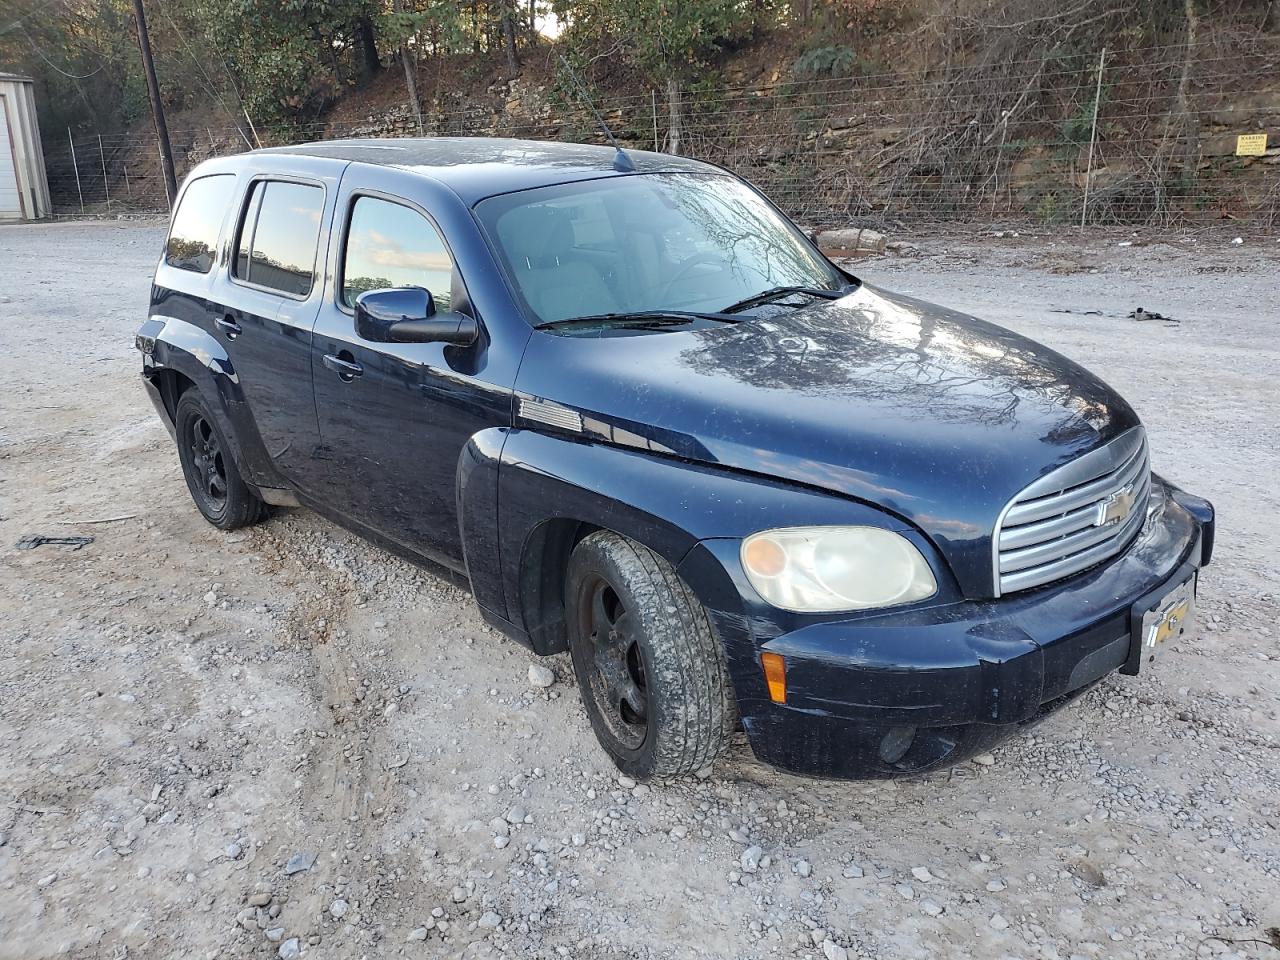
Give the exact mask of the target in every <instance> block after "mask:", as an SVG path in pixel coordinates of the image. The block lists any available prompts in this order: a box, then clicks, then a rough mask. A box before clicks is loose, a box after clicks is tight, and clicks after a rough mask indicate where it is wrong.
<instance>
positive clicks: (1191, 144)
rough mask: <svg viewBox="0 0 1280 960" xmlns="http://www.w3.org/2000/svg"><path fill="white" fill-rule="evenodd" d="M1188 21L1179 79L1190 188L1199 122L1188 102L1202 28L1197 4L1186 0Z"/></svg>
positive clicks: (1184, 170) (1184, 162) (1184, 174)
mask: <svg viewBox="0 0 1280 960" xmlns="http://www.w3.org/2000/svg"><path fill="white" fill-rule="evenodd" d="M1185 10H1186V17H1187V45H1186V51H1185V52H1184V53H1183V57H1182V75H1181V76H1180V77H1179V78H1178V96H1177V111H1178V133H1179V135H1180V136H1181V138H1182V144H1181V146H1182V150H1181V154H1182V156H1181V166H1182V181H1183V183H1184V185H1187V186H1189V185H1190V184H1191V182H1192V181H1193V180H1194V179H1195V176H1196V165H1197V163H1198V161H1199V153H1200V149H1199V148H1200V121H1199V118H1198V117H1197V116H1196V115H1195V114H1194V113H1193V112H1192V110H1191V104H1190V102H1189V99H1188V89H1189V88H1190V86H1191V64H1192V61H1193V60H1194V58H1195V53H1196V33H1197V31H1198V29H1199V26H1200V18H1199V16H1198V15H1197V14H1196V5H1195V0H1185Z"/></svg>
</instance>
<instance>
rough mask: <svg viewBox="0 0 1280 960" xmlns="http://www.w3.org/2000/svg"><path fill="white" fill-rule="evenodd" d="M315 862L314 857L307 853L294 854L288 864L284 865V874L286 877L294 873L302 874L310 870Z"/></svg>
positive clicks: (312, 854)
mask: <svg viewBox="0 0 1280 960" xmlns="http://www.w3.org/2000/svg"><path fill="white" fill-rule="evenodd" d="M315 862H316V855H315V854H314V853H311V852H309V851H303V852H301V853H295V854H294V855H293V856H292V857H290V858H289V862H288V863H286V864H285V865H284V872H285V873H286V874H287V875H288V876H293V875H294V874H295V873H302V872H303V871H304V870H310V869H311V868H312V867H313V866H314V865H315Z"/></svg>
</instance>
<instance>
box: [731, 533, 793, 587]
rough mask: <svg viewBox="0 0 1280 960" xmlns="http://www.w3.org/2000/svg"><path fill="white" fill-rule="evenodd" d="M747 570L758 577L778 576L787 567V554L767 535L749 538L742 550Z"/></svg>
mask: <svg viewBox="0 0 1280 960" xmlns="http://www.w3.org/2000/svg"><path fill="white" fill-rule="evenodd" d="M742 561H743V563H744V564H745V565H746V567H747V570H749V571H750V572H751V573H754V574H755V575H756V576H758V577H776V576H777V575H778V574H780V573H781V572H782V571H783V570H785V569H786V568H787V554H786V551H784V550H783V549H782V547H781V546H779V545H778V544H777V542H775V541H773V540H770V539H769V538H767V537H757V538H755V539H752V540H748V541H747V543H746V546H745V548H744V549H743V552H742Z"/></svg>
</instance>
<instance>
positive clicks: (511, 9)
mask: <svg viewBox="0 0 1280 960" xmlns="http://www.w3.org/2000/svg"><path fill="white" fill-rule="evenodd" d="M502 44H503V47H504V48H505V49H506V52H507V69H508V70H510V71H511V72H512V73H515V72H516V71H517V70H518V69H520V58H519V57H518V56H516V4H515V0H502Z"/></svg>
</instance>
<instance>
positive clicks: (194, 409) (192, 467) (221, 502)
mask: <svg viewBox="0 0 1280 960" xmlns="http://www.w3.org/2000/svg"><path fill="white" fill-rule="evenodd" d="M174 421H175V430H174V433H175V434H176V435H177V440H178V459H179V460H180V461H181V462H182V473H183V475H184V476H185V477H186V480H187V489H188V490H190V491H191V499H192V500H194V501H195V503H196V508H197V509H199V511H200V513H201V514H202V515H203V516H204V518H205V519H206V520H208V521H209V522H210V523H212V524H213V525H214V526H215V527H217V528H219V529H220V530H235V529H236V528H237V527H243V526H246V525H248V524H250V523H255V522H257V521H258V520H260V519H262V516H263V513H264V504H263V503H262V501H261V500H259V499H258V498H257V497H255V496H254V495H253V493H251V492H250V490H249V488H248V487H247V486H245V483H244V480H243V479H242V478H241V476H240V471H239V470H238V469H237V468H236V464H235V461H234V460H232V459H231V453H230V449H229V447H228V446H227V442H226V438H225V437H223V435H222V432H221V431H220V430H219V429H218V424H217V422H216V421H215V420H214V419H213V415H212V414H211V413H209V410H208V408H206V407H205V404H204V401H203V400H202V399H201V398H200V395H199V394H198V393H197V392H196V391H195V390H194V389H191V390H188V391H187V392H186V393H184V394H183V395H182V397H181V399H179V400H178V409H177V411H176V413H175V415H174Z"/></svg>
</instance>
